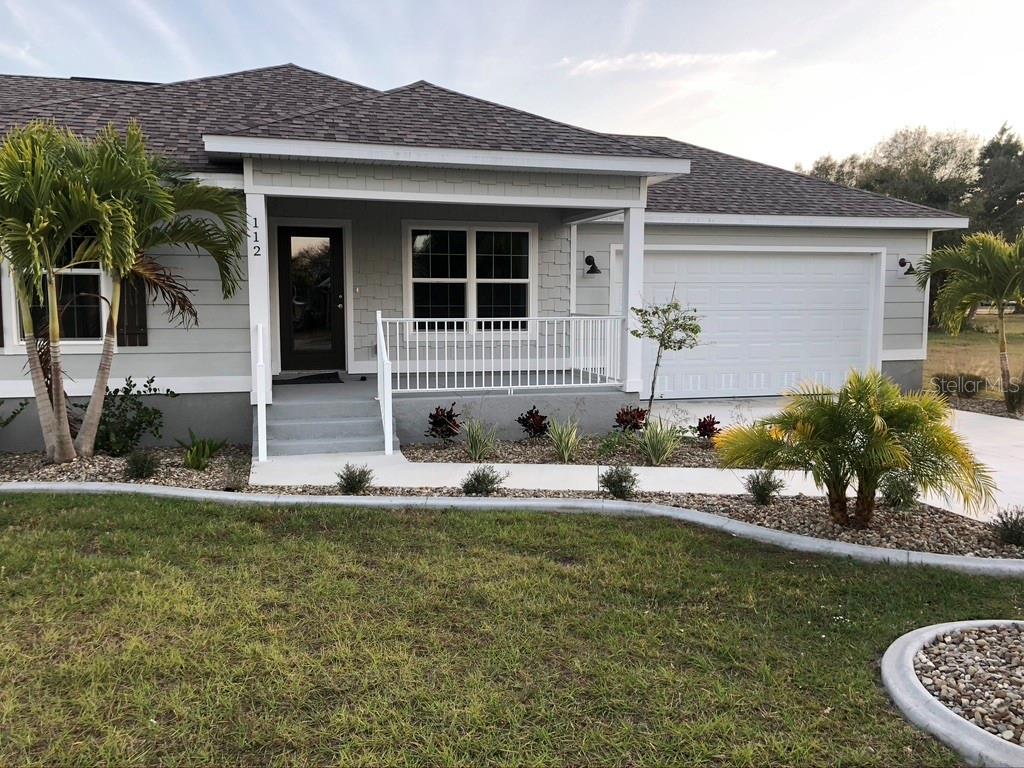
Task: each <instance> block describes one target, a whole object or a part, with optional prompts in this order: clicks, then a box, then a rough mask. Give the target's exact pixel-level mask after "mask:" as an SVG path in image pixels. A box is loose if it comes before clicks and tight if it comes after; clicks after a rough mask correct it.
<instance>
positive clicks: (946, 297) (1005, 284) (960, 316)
mask: <svg viewBox="0 0 1024 768" xmlns="http://www.w3.org/2000/svg"><path fill="white" fill-rule="evenodd" d="M933 275H941V276H942V277H943V278H945V279H944V281H943V283H942V287H941V288H940V289H939V291H938V294H937V296H936V298H935V314H936V316H937V318H938V320H939V322H940V323H942V324H943V325H944V326H945V327H946V329H947V330H948V331H949V333H950V334H951V335H953V336H956V335H957V334H959V333H960V331H961V329H962V328H963V325H964V322H965V321H966V320H967V319H968V318H969V317H970V316H971V315H972V314H973V312H974V311H975V310H976V309H977V308H978V306H979V305H981V304H991V305H992V306H993V307H995V310H996V330H997V332H998V335H999V370H1000V375H1001V377H1002V384H1003V398H1004V402H1005V403H1006V410H1007V411H1009V412H1011V413H1013V412H1015V411H1016V410H1017V409H1018V408H1019V407H1020V404H1021V402H1022V400H1021V398H1020V397H1018V396H1016V393H1015V390H1014V385H1013V380H1012V378H1011V376H1010V357H1009V353H1008V351H1007V346H1006V313H1007V311H1012V307H1013V305H1014V304H1015V303H1019V302H1020V301H1021V299H1022V295H1024V232H1021V234H1020V235H1019V236H1018V237H1017V239H1016V240H1014V241H1013V242H1012V243H1011V242H1007V240H1006V238H1004V237H1003V236H1002V235H993V234H991V233H989V232H978V233H975V234H972V235H968V236H967V237H965V238H964V239H963V240H962V241H961V243H960V245H958V246H955V247H949V248H940V249H939V250H937V251H934V252H933V253H931V254H930V255H929V256H928V257H927V258H925V259H924V260H923V261H922V263H921V264H920V266H919V268H918V269H917V282H918V285H920V286H921V287H922V288H923V287H924V286H925V285H927V283H928V280H929V279H930V278H931V277H932V276H933Z"/></svg>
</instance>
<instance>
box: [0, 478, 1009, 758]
mask: <svg viewBox="0 0 1024 768" xmlns="http://www.w3.org/2000/svg"><path fill="white" fill-rule="evenodd" d="M0 589H2V592H0V764H2V765H12V764H23V763H35V764H40V765H54V764H66V763H74V764H80V765H85V764H95V763H97V762H102V763H107V764H117V765H154V764H167V763H173V764H182V763H190V764H197V763H199V764H221V765H227V764H231V765H234V764H248V765H251V764H275V765H277V764H282V765H283V764H289V765H291V764H294V765H314V764H315V765H323V764H332V765H335V764H337V765H347V764H374V765H376V764H396V763H400V764H412V765H433V764H461V765H473V764H481V763H492V764H493V763H501V764H559V763H561V764H574V765H599V764H600V765H611V764H614V765H639V764H648V765H664V764H666V763H672V762H678V763H685V764H687V765H723V764H724V765H738V766H747V765H762V764H766V763H773V764H786V765H813V764H817V765H837V764H844V765H853V764H856V765H894V764H907V763H913V764H915V765H952V764H955V763H956V760H955V759H954V757H953V755H952V754H951V753H950V752H948V751H946V750H945V749H944V748H942V747H941V746H940V745H938V744H937V743H935V742H933V741H931V740H930V739H929V738H927V737H925V736H924V735H922V734H920V733H918V732H917V731H915V730H914V729H913V728H911V727H910V726H908V725H907V724H905V723H904V722H903V721H902V720H901V719H900V718H899V717H898V716H897V715H896V714H895V712H894V711H893V710H892V708H891V707H890V705H889V704H888V702H887V700H886V698H885V695H884V693H883V692H882V690H881V688H880V684H879V676H878V660H879V658H880V656H881V654H882V652H883V651H884V650H885V648H886V646H887V645H888V644H889V643H890V642H891V641H892V640H893V639H894V638H896V637H897V636H899V635H900V634H902V633H904V632H906V631H907V630H909V629H912V628H914V627H917V626H920V625H923V624H929V623H933V622H937V621H945V620H951V619H969V618H978V617H988V616H1020V615H1021V613H1022V601H1024V590H1022V589H1021V587H1020V584H1019V583H1016V582H1011V581H997V580H990V579H983V578H977V577H967V576H960V575H954V574H951V573H946V572H939V571H928V570H907V569H896V568H882V567H872V566H867V565H859V564H854V563H849V562H843V561H839V560H826V559H817V558H810V557H803V556H800V555H798V554H795V553H790V552H783V551H779V550H773V549H769V548H765V547H762V546H756V545H753V544H750V543H747V542H742V541H737V540H732V539H729V538H727V537H724V536H721V535H718V534H712V533H708V532H703V531H700V530H697V529H692V528H688V527H685V526H681V525H678V524H675V523H672V522H669V521H664V520H625V519H613V518H599V517H589V516H543V515H536V514H525V513H523V514H512V513H510V514H495V515H490V514H463V513H422V512H417V513H412V512H408V513H387V512H360V511H350V510H340V509H329V508H324V509H303V510H285V509H269V508H230V507H217V506H213V505H200V504H184V503H173V502H161V501H155V500H139V499H131V498H127V497H109V498H104V497H80V498H74V497H41V496H32V497H29V496H25V497H4V498H2V499H0Z"/></svg>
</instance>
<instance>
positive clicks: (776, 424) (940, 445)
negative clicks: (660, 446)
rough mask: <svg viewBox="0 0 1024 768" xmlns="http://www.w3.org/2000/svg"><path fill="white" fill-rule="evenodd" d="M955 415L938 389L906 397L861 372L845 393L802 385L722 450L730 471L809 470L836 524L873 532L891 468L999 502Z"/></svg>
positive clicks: (951, 492)
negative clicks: (850, 498) (850, 495)
mask: <svg viewBox="0 0 1024 768" xmlns="http://www.w3.org/2000/svg"><path fill="white" fill-rule="evenodd" d="M950 412H951V411H950V406H949V403H948V402H947V401H946V400H945V398H944V397H942V396H941V395H939V394H938V393H935V392H913V393H909V394H904V393H903V392H902V391H900V388H899V386H897V385H896V383H895V382H893V381H892V380H891V379H889V378H887V377H885V376H883V375H882V374H881V373H879V372H877V371H872V372H868V373H859V372H854V373H851V374H850V377H849V378H848V379H847V380H846V383H844V384H843V386H842V387H841V388H840V389H839V390H838V391H833V390H830V389H827V388H825V387H822V386H821V385H818V384H811V383H808V384H805V385H803V386H801V387H799V388H798V389H796V390H794V391H792V392H790V393H789V395H788V402H787V403H786V405H785V407H784V408H783V409H782V410H781V411H780V412H779V413H777V414H775V415H774V416H769V417H768V418H765V419H761V420H759V421H757V422H755V423H754V424H752V425H748V426H735V427H731V428H730V429H727V430H725V431H724V432H723V433H722V434H720V435H719V436H718V437H716V438H715V447H716V448H717V449H718V455H719V460H720V462H721V464H722V466H724V467H734V468H740V467H750V466H755V467H762V468H764V469H792V470H802V471H803V472H806V473H808V474H810V475H811V477H812V478H813V479H814V482H815V484H816V485H817V486H818V487H819V488H823V489H824V490H825V494H826V496H827V497H828V506H829V511H830V513H831V515H832V519H833V521H835V522H836V523H837V524H839V525H843V526H850V527H853V528H866V527H868V526H870V525H871V522H872V520H873V519H874V514H875V495H876V494H877V493H878V489H879V485H880V484H881V482H882V478H883V477H885V475H886V474H887V473H890V472H905V473H907V475H908V476H909V477H910V478H911V479H912V480H913V482H914V484H915V485H916V487H917V488H918V489H920V490H921V491H922V492H925V493H928V492H935V493H938V494H940V495H942V496H945V497H947V498H948V497H952V496H955V497H957V498H958V499H959V500H960V501H961V502H963V504H964V505H965V506H966V507H968V508H969V509H973V508H978V507H981V506H984V505H986V504H989V503H991V501H992V499H993V491H994V489H995V484H994V483H993V481H992V476H991V475H990V473H989V471H988V469H987V468H986V467H985V466H984V465H982V464H981V463H980V462H979V461H978V460H977V458H976V457H975V455H974V453H973V452H972V451H971V449H970V448H969V447H968V446H967V443H966V442H965V441H964V440H963V438H961V437H960V435H958V434H957V433H956V432H954V431H953V428H952V427H951V426H950V425H949V416H950ZM851 485H852V486H854V488H855V491H856V502H855V504H854V508H853V511H852V512H851V511H850V509H849V507H848V504H847V499H846V494H847V491H848V489H849V488H850V486H851Z"/></svg>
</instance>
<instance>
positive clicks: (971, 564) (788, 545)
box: [0, 482, 1024, 578]
mask: <svg viewBox="0 0 1024 768" xmlns="http://www.w3.org/2000/svg"><path fill="white" fill-rule="evenodd" d="M15 493H66V494H71V493H79V494H107V493H116V494H123V495H137V496H148V497H153V498H162V499H181V500H184V501H210V502H216V503H220V504H235V505H243V504H262V505H270V506H346V507H354V508H359V509H397V508H402V509H407V508H410V507H412V508H417V507H418V508H421V509H434V510H444V509H463V510H474V511H516V510H524V511H535V512H561V513H568V514H601V515H620V516H625V517H667V518H671V519H673V520H679V521H681V522H684V523H691V524H693V525H699V526H701V527H702V528H710V529H712V530H717V531H723V532H725V533H728V534H731V535H733V536H738V537H740V538H744V539H751V540H753V541H758V542H761V543H762V544H772V545H774V546H777V547H782V548H784V549H790V550H794V551H797V552H807V553H810V554H818V555H831V556H833V557H848V558H851V559H853V560H858V561H861V562H865V563H887V564H890V565H924V566H931V567H934V568H943V569H946V570H951V571H960V572H962V573H971V574H977V575H983V576H1001V577H1014V578H1024V559H1017V558H998V557H969V556H965V555H940V554H935V553H932V552H918V551H915V550H907V549H889V548H886V547H873V546H869V545H866V544H849V543H847V542H843V541H833V540H831V539H818V538H815V537H813V536H804V535H802V534H798V533H789V532H787V531H779V530H776V529H774V528H764V527H762V526H759V525H753V524H752V523H744V522H741V521H739V520H733V519H732V518H729V517H723V516H721V515H714V514H711V513H709V512H698V511H697V510H695V509H683V508H681V507H670V506H667V505H664V504H644V503H640V502H635V501H616V500H613V499H530V498H492V497H458V496H304V495H288V494H271V493H233V492H229V491H209V490H202V489H198V488H179V487H173V486H166V485H144V484H136V483H90V482H75V483H38V482H6V483H0V494H15Z"/></svg>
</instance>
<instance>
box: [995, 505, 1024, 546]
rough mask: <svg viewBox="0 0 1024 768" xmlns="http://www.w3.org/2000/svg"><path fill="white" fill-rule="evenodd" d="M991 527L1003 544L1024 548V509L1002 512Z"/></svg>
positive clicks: (1013, 508) (1004, 510)
mask: <svg viewBox="0 0 1024 768" xmlns="http://www.w3.org/2000/svg"><path fill="white" fill-rule="evenodd" d="M989 525H990V526H991V528H992V531H993V533H995V535H996V537H997V538H998V539H999V540H1000V541H1001V542H1003V544H1014V545H1016V546H1018V547H1024V507H1011V508H1010V509H1003V510H1000V512H999V514H998V515H996V519H995V520H993V521H992V522H991V523H989Z"/></svg>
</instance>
